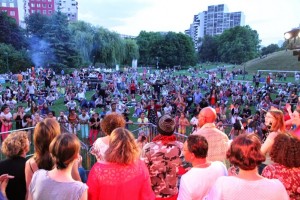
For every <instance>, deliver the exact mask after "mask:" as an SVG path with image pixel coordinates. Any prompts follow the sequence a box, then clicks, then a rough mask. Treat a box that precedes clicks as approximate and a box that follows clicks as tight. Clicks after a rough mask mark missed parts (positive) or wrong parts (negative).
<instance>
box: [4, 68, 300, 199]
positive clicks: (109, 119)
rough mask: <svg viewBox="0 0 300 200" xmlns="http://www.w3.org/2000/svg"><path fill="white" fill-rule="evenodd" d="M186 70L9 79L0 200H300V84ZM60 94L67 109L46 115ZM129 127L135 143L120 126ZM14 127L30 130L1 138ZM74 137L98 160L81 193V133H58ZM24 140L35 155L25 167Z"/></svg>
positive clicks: (33, 74)
mask: <svg viewBox="0 0 300 200" xmlns="http://www.w3.org/2000/svg"><path fill="white" fill-rule="evenodd" d="M189 72H190V75H185V74H180V73H178V72H177V71H174V70H173V69H165V70H162V69H161V70H153V69H152V70H150V69H148V68H146V67H145V68H143V69H142V72H138V71H137V70H136V69H134V68H127V69H125V70H123V71H110V72H104V71H97V70H95V69H93V68H87V69H81V70H74V72H73V73H71V74H65V72H64V71H63V70H62V71H61V72H60V73H59V74H57V73H55V72H54V71H53V70H52V69H33V68H32V69H29V70H28V71H27V72H20V73H18V74H16V75H11V79H10V80H11V83H10V84H9V85H8V86H7V87H6V88H1V91H2V99H1V100H2V102H1V106H2V112H1V114H0V119H1V140H2V146H1V148H2V152H3V153H4V154H5V155H6V156H7V157H8V159H6V160H3V161H1V162H0V175H1V177H0V185H1V193H0V199H1V198H2V196H1V194H2V195H3V196H4V197H3V198H5V196H7V198H8V199H34V200H35V199H41V198H42V199H66V200H69V199H91V200H94V199H95V200H96V199H97V200H98V199H111V200H117V199H120V198H124V199H142V200H143V199H145V200H146V199H149V200H152V199H156V200H175V199H179V200H185V199H199V200H200V199H216V200H219V199H231V200H234V199H249V200H252V199H253V200H254V199H268V200H269V199H271V200H285V199H295V200H296V199H299V198H300V177H299V173H300V157H299V152H300V139H299V138H300V130H298V128H299V125H300V101H299V98H298V93H299V89H298V85H294V84H291V83H281V84H275V83H274V81H272V79H273V78H274V77H273V76H272V74H268V75H267V76H266V77H265V80H266V81H265V82H264V83H261V82H260V81H257V80H260V78H261V77H262V76H263V75H262V74H260V73H258V74H254V75H253V80H252V81H245V82H243V81H234V79H236V76H237V74H241V73H240V72H239V71H228V70H227V69H226V68H225V67H224V68H223V67H220V68H218V70H211V71H208V70H202V69H190V70H189ZM89 91H90V92H91V94H92V95H91V97H90V98H88V97H87V95H86V94H87V92H89ZM89 94H90V93H89ZM89 96H90V95H89ZM61 98H63V101H64V105H65V106H66V109H64V110H62V111H61V112H60V113H59V114H58V113H55V112H54V111H53V110H52V108H53V107H54V106H55V105H56V104H58V101H61V100H59V99H61ZM22 103H23V104H22ZM133 121H134V122H137V123H138V125H139V126H140V127H141V131H140V132H139V137H138V138H135V137H134V135H133V134H132V133H131V132H130V131H129V130H128V124H130V123H133ZM13 122H15V128H16V129H22V128H24V127H32V126H35V129H34V131H33V133H31V132H30V131H29V132H27V133H26V132H23V131H17V132H14V133H6V132H7V131H9V130H11V129H12V123H13ZM148 123H151V124H153V125H155V126H156V127H157V134H155V135H153V133H151V130H150V129H149V128H148V126H147V124H148ZM189 126H191V127H192V131H191V132H192V133H188V132H187V130H188V129H187V127H189ZM227 126H229V127H230V132H229V133H227V134H225V133H224V131H225V128H226V127H227ZM79 129H80V133H81V137H79V139H83V140H84V141H85V142H86V143H87V144H89V145H90V146H91V148H90V152H91V154H92V155H94V156H95V158H96V159H97V162H96V163H95V165H94V166H93V168H92V169H91V171H90V172H89V175H88V178H87V185H86V184H84V183H83V182H85V179H86V177H84V174H85V173H84V172H83V173H80V170H79V169H80V162H81V159H82V158H81V157H80V156H79V149H80V142H79V140H78V137H76V135H75V134H62V133H63V132H69V133H77V131H79ZM99 133H101V137H99ZM175 133H179V134H182V135H186V136H187V138H186V141H185V142H184V143H182V142H180V141H178V140H177V137H176V136H175ZM31 134H32V135H33V140H32V141H33V143H34V147H35V153H34V156H33V157H32V158H30V159H29V160H28V161H26V159H25V156H26V154H27V152H28V151H29V146H30V141H31ZM150 135H152V136H153V137H151V140H149V138H150ZM20 172H22V173H20ZM180 177H181V179H179V178H180ZM56 183H59V184H56ZM87 186H88V187H87ZM16 188H20V189H19V192H18V193H16V192H15V191H16Z"/></svg>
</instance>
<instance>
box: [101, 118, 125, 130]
mask: <svg viewBox="0 0 300 200" xmlns="http://www.w3.org/2000/svg"><path fill="white" fill-rule="evenodd" d="M125 125H126V121H125V119H124V117H123V116H122V115H120V114H118V113H111V114H108V115H106V116H105V117H104V118H103V120H102V121H101V124H100V126H101V129H102V131H103V132H104V133H105V134H106V135H110V134H111V132H112V131H113V130H114V129H116V128H125Z"/></svg>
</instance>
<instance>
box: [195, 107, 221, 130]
mask: <svg viewBox="0 0 300 200" xmlns="http://www.w3.org/2000/svg"><path fill="white" fill-rule="evenodd" d="M216 119H217V113H216V110H215V109H214V108H212V107H205V108H203V109H202V110H201V111H200V113H199V115H198V124H199V126H200V127H201V126H203V125H204V124H206V123H214V122H215V121H216Z"/></svg>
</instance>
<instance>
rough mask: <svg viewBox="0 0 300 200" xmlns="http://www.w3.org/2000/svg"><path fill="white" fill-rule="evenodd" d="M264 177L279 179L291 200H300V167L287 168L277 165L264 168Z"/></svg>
mask: <svg viewBox="0 0 300 200" xmlns="http://www.w3.org/2000/svg"><path fill="white" fill-rule="evenodd" d="M262 175H263V176H264V177H266V178H269V179H278V180H280V182H282V183H283V185H284V187H285V189H286V191H287V192H288V194H289V196H290V199H291V200H299V199H300V167H298V168H287V167H285V166H283V165H281V164H278V163H275V164H272V165H268V166H267V167H265V168H264V171H263V172H262Z"/></svg>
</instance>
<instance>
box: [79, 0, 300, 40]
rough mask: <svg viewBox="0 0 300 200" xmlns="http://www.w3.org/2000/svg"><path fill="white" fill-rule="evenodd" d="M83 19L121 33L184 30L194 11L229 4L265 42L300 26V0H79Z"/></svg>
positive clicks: (280, 38)
mask: <svg viewBox="0 0 300 200" xmlns="http://www.w3.org/2000/svg"><path fill="white" fill-rule="evenodd" d="M78 3H79V6H78V12H79V13H78V18H79V20H82V21H85V22H89V23H91V24H92V25H94V26H102V27H104V28H107V29H109V30H110V31H115V32H117V33H120V34H125V35H132V36H137V35H138V34H139V33H140V31H142V30H144V31H147V32H149V31H154V32H156V31H163V32H167V31H173V32H184V31H185V30H186V29H188V28H189V27H190V24H191V23H192V22H193V17H194V15H196V14H198V13H199V12H203V11H205V10H207V7H208V6H210V5H218V4H226V5H227V7H228V10H229V12H237V11H242V12H244V15H245V25H249V26H250V27H251V28H252V29H253V30H256V31H257V32H258V34H259V38H260V40H261V45H263V46H267V45H269V44H278V42H279V41H284V33H285V32H287V31H289V30H291V29H292V28H295V27H299V26H300V9H299V8H300V0H78Z"/></svg>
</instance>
